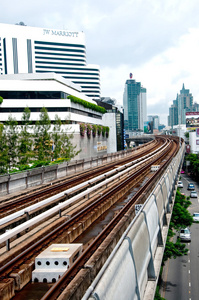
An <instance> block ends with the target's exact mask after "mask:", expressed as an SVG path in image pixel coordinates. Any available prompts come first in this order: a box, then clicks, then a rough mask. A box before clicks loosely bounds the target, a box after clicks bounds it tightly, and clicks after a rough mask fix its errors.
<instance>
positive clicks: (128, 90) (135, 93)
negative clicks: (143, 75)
mask: <svg viewBox="0 0 199 300" xmlns="http://www.w3.org/2000/svg"><path fill="white" fill-rule="evenodd" d="M131 78H132V73H130V79H127V80H126V83H125V88H124V95H123V107H124V129H125V130H127V131H136V130H143V129H144V122H145V121H146V120H147V112H146V89H145V88H143V87H142V86H141V83H140V82H136V81H135V80H134V79H131Z"/></svg>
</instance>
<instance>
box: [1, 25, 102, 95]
mask: <svg viewBox="0 0 199 300" xmlns="http://www.w3.org/2000/svg"><path fill="white" fill-rule="evenodd" d="M44 72H45V73H46V72H47V73H49V72H54V73H57V74H59V75H61V76H63V77H64V78H66V79H68V80H70V81H72V82H74V83H75V84H77V85H79V86H80V87H81V89H82V93H84V94H85V95H87V96H89V97H92V98H93V99H100V70H99V66H98V65H87V63H86V45H85V34H84V32H82V31H81V32H77V31H69V30H56V29H46V28H37V27H29V26H20V25H10V24H0V74H18V73H44Z"/></svg>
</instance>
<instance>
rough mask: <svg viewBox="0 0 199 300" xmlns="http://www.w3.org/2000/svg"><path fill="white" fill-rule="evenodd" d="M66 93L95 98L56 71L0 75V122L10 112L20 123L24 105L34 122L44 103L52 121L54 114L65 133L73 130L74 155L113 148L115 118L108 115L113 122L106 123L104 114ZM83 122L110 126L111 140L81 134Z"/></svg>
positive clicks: (91, 153) (81, 155) (102, 153)
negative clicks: (87, 106)
mask: <svg viewBox="0 0 199 300" xmlns="http://www.w3.org/2000/svg"><path fill="white" fill-rule="evenodd" d="M68 95H72V96H75V97H77V98H79V99H82V100H84V101H87V102H90V103H92V104H95V105H96V102H95V101H93V100H92V99H91V98H90V97H88V96H86V95H84V94H83V93H82V92H81V87H79V86H78V85H76V84H74V83H72V82H70V81H69V80H66V79H65V78H63V77H62V76H60V75H58V74H55V73H43V74H41V73H39V74H35V73H31V74H12V75H1V76H0V96H1V97H2V98H3V102H2V104H0V123H5V122H6V121H7V120H8V117H9V116H10V115H12V117H13V118H15V119H16V121H17V122H18V124H20V122H21V119H22V115H23V112H24V109H25V107H28V108H29V109H30V111H31V117H30V120H31V121H32V124H34V123H35V122H36V121H37V120H39V115H40V111H41V109H42V108H43V107H45V108H46V109H47V111H48V115H49V118H50V120H51V122H53V121H54V120H55V116H56V114H57V115H58V116H59V118H60V119H61V121H62V122H63V123H64V124H65V125H62V127H63V129H64V130H65V131H66V132H67V133H74V138H73V144H74V145H76V146H77V149H76V150H82V151H81V152H80V154H79V155H78V157H75V159H83V158H90V157H95V156H102V155H105V154H107V153H110V152H116V151H117V148H116V143H115V142H114V143H113V140H112V138H113V133H114V126H115V120H112V119H111V120H112V124H111V120H109V123H108V125H107V124H106V118H105V119H104V120H103V113H101V112H99V111H96V110H94V109H91V108H86V107H84V106H82V105H81V104H79V103H74V102H73V101H71V100H70V99H68V98H67V96H68ZM96 106H97V105H96ZM65 121H67V122H65ZM82 123H84V124H90V125H91V126H92V125H101V126H109V128H110V135H111V140H110V138H109V137H108V138H107V137H103V136H102V135H101V136H96V137H93V136H92V135H91V136H90V137H88V136H87V134H86V133H85V135H84V136H83V137H82V136H81V134H80V126H81V124H82ZM110 135H109V136H110Z"/></svg>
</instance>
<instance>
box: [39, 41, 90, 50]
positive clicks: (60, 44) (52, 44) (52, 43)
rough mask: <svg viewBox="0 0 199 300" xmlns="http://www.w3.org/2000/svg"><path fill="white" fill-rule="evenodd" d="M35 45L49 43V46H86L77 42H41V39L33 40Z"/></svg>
mask: <svg viewBox="0 0 199 300" xmlns="http://www.w3.org/2000/svg"><path fill="white" fill-rule="evenodd" d="M34 43H35V45H50V46H62V47H76V48H84V49H85V48H86V47H85V46H84V45H77V44H65V43H54V42H43V41H35V42H34Z"/></svg>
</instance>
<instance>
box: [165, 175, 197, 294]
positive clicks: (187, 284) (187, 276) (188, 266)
mask: <svg viewBox="0 0 199 300" xmlns="http://www.w3.org/2000/svg"><path fill="white" fill-rule="evenodd" d="M181 181H182V182H183V185H184V187H183V188H181V192H182V193H184V194H185V195H187V196H190V191H188V190H187V186H188V183H190V182H192V183H194V185H195V190H196V191H197V192H198V195H199V185H197V184H196V183H195V182H194V181H193V180H191V178H189V177H188V176H187V175H186V174H181ZM190 200H191V202H192V204H191V206H190V207H189V211H190V213H191V214H193V213H194V212H199V202H198V199H196V198H190ZM190 230H191V243H186V247H187V248H188V249H189V251H188V255H184V256H181V257H177V258H176V259H170V260H168V261H167V263H166V265H165V267H164V272H163V281H164V284H163V290H162V293H161V296H162V297H164V298H165V299H166V300H198V299H199V223H193V225H192V226H191V228H190Z"/></svg>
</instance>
